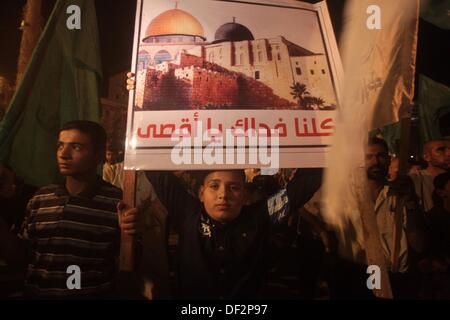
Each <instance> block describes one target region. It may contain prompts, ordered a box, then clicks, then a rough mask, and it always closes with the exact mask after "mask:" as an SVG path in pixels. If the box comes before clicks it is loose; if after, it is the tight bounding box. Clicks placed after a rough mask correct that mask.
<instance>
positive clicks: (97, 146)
mask: <svg viewBox="0 0 450 320" xmlns="http://www.w3.org/2000/svg"><path fill="white" fill-rule="evenodd" d="M67 130H78V131H80V132H83V133H84V134H87V135H88V136H89V138H90V139H91V142H92V145H93V147H94V151H96V152H100V153H101V154H104V153H105V150H106V131H105V129H104V128H103V127H102V126H101V125H100V124H98V123H96V122H93V121H88V120H75V121H70V122H67V123H66V124H64V125H63V126H62V128H61V129H59V132H58V134H59V133H61V132H62V131H67Z"/></svg>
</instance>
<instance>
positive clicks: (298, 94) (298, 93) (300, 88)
mask: <svg viewBox="0 0 450 320" xmlns="http://www.w3.org/2000/svg"><path fill="white" fill-rule="evenodd" d="M290 88H291V90H292V91H291V95H292V97H293V98H294V99H296V100H297V102H298V107H299V108H300V109H301V108H302V107H303V99H304V97H305V95H307V94H309V92H308V91H307V90H306V85H304V84H303V83H300V82H295V83H294V84H293V85H292V86H291V87H290Z"/></svg>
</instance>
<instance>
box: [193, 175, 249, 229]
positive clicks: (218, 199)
mask: <svg viewBox="0 0 450 320" xmlns="http://www.w3.org/2000/svg"><path fill="white" fill-rule="evenodd" d="M199 197H200V200H201V202H203V205H204V207H205V210H206V212H207V213H208V215H209V216H210V217H211V218H212V219H214V220H216V221H219V222H229V221H232V220H234V219H236V218H237V217H238V216H239V214H240V212H241V209H242V206H243V205H244V203H245V201H246V192H245V189H244V180H243V179H242V175H241V174H240V173H239V172H238V171H214V172H212V173H210V174H209V175H208V176H207V177H206V178H205V181H204V182H203V185H202V186H201V187H200V190H199Z"/></svg>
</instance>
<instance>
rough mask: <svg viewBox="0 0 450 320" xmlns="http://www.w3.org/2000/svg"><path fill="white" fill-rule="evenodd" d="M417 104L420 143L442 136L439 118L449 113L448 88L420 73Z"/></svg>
mask: <svg viewBox="0 0 450 320" xmlns="http://www.w3.org/2000/svg"><path fill="white" fill-rule="evenodd" d="M418 104H419V119H420V135H421V140H422V143H424V142H427V141H429V140H433V139H441V138H443V137H442V135H441V132H440V127H439V125H440V122H442V121H440V120H441V118H442V117H443V116H444V115H446V114H449V113H450V88H449V87H447V86H445V85H443V84H441V83H439V82H436V81H434V80H432V79H430V78H428V77H426V76H424V75H420V77H419V103H418ZM447 126H448V124H447Z"/></svg>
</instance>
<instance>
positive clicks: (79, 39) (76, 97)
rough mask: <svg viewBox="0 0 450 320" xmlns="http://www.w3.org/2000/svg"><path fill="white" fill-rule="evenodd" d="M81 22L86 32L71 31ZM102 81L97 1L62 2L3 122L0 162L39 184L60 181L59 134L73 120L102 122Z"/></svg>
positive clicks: (29, 180) (73, 0) (77, 0)
mask: <svg viewBox="0 0 450 320" xmlns="http://www.w3.org/2000/svg"><path fill="white" fill-rule="evenodd" d="M69 7H70V9H69V10H68V8H69ZM68 12H69V13H68ZM78 13H79V17H77V16H76V15H77V14H78ZM77 18H80V24H79V26H80V27H81V28H79V29H70V28H69V26H71V25H70V24H69V23H68V20H69V21H76V20H71V19H77ZM100 79H101V62H100V47H99V38H98V27H97V18H96V12H95V6H94V1H92V0H58V1H57V2H56V4H55V7H54V9H53V11H52V13H51V15H50V17H49V19H48V22H47V24H46V26H45V29H44V31H43V33H42V35H41V38H40V40H39V42H38V44H37V46H36V48H35V50H34V52H33V55H32V57H31V60H30V62H29V64H28V67H27V70H26V72H25V74H24V77H23V80H22V82H21V83H20V85H19V87H18V88H17V91H16V93H15V95H14V97H13V99H12V101H11V104H10V107H9V111H8V113H7V114H6V115H5V117H4V119H3V120H2V122H1V123H0V162H3V163H7V164H9V165H10V166H11V167H12V168H13V169H14V171H15V172H16V174H17V175H19V176H21V177H22V178H24V180H25V182H27V183H29V184H32V185H35V186H43V185H47V184H50V183H54V182H56V181H58V180H59V175H58V171H57V164H56V144H57V136H58V130H59V128H60V127H61V126H62V125H63V124H64V123H66V122H67V121H71V120H91V121H95V122H99V119H100V102H99V101H100V98H99V94H98V92H99V90H98V89H99V81H100Z"/></svg>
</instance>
